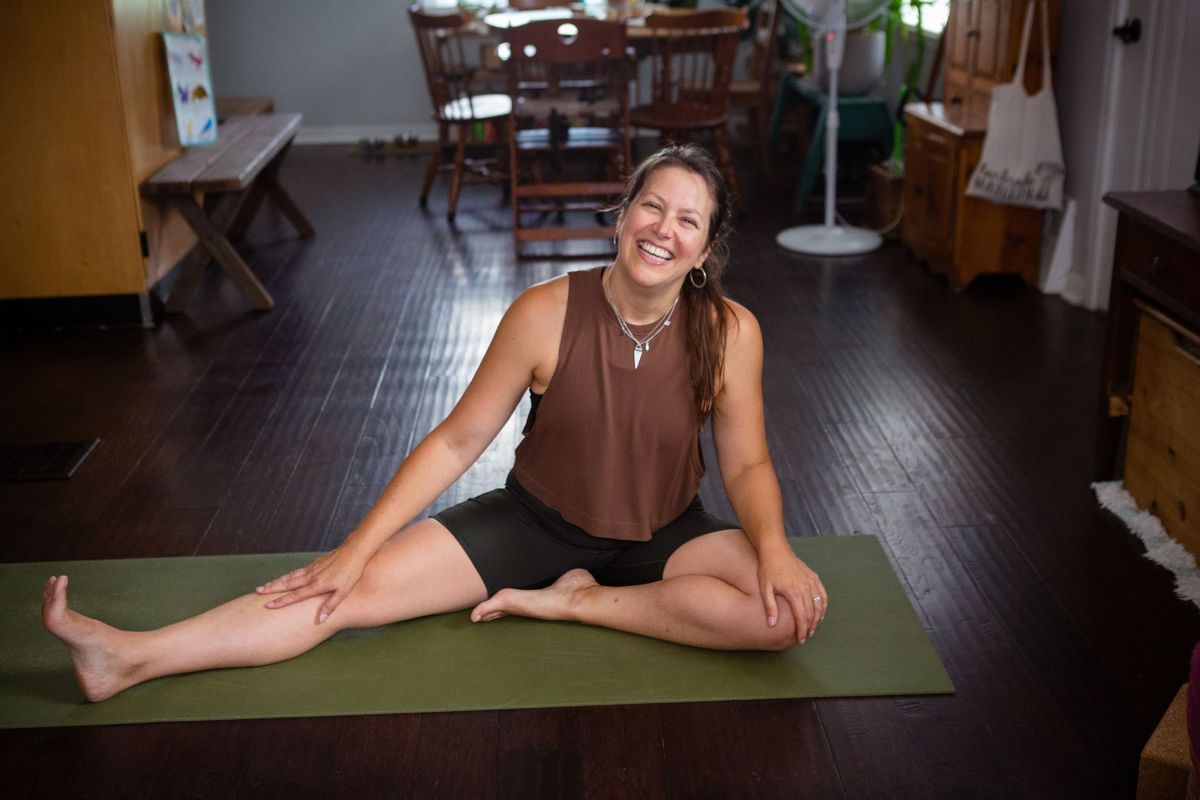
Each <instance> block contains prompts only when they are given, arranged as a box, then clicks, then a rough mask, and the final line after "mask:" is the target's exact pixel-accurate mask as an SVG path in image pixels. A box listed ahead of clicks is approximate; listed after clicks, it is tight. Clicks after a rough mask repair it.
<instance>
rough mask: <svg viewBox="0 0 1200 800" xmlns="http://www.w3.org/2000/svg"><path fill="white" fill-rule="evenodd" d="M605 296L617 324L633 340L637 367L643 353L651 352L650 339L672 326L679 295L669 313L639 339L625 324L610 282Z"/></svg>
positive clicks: (634, 366) (634, 359)
mask: <svg viewBox="0 0 1200 800" xmlns="http://www.w3.org/2000/svg"><path fill="white" fill-rule="evenodd" d="M604 297H605V299H606V300H608V305H609V307H611V308H612V310H613V313H614V314H616V316H617V325H619V326H620V327H621V333H623V334H625V335H626V336H628V337H629V338H630V339H632V340H633V368H634V369H637V368H638V365H639V364H641V363H642V353H649V352H650V340H651V339H653V338H654V337H655V336H658V335H659V334H660V333H662V332H663V331H665V330H666V329H667V328H669V327H671V315H672V314H674V313H675V307H676V306H678V305H679V295H675V302H674V303H671V307H670V308H668V309H667V313H666V314H664V315H663V316H662V319H660V320H659V321H658V324H657V325H655V326H654V328H653V329H652V330H651V331H650V333H648V334H646V336H645V338H642V339H639V338H637V337H636V336H634V335H633V331H631V330H629V326H628V325H627V324H625V318H624V317H622V316H621V312H620V311H618V310H617V304H616V303H614V302H613V299H612V295H611V294H609V291H608V284H604Z"/></svg>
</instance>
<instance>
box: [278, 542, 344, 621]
mask: <svg viewBox="0 0 1200 800" xmlns="http://www.w3.org/2000/svg"><path fill="white" fill-rule="evenodd" d="M366 565H367V559H365V558H362V557H361V556H360V555H358V554H357V553H354V552H352V551H347V550H343V549H342V548H338V549H336V550H331V551H330V552H328V553H325V554H324V555H320V556H317V558H315V559H314V560H313V562H312V563H311V564H309V565H308V566H306V567H301V568H300V569H296V570H292V571H291V572H289V573H287V574H286V575H281V576H280V577H278V578H276V579H275V580H273V581H269V582H267V583H265V584H263V585H262V586H259V587H258V589H257V592H258V593H259V594H278V593H280V592H283V593H284V594H281V595H280V596H279V597H276V598H273V599H271V600H270V601H269V602H268V603H267V608H285V607H287V606H290V605H294V604H295V603H299V602H302V601H304V600H308V599H309V598H312V597H318V596H320V595H328V596H327V597H326V598H325V602H323V603H322V604H321V608H320V609H319V610H318V611H317V622H319V623H320V622H324V621H325V620H327V619H329V615H330V614H332V613H333V612H334V610H335V609H336V608H337V607H338V606H339V605H341V603H342V601H343V600H345V599H346V597H348V596H349V594H350V592H352V591H353V590H354V586H355V584H357V583H358V581H359V578H361V577H362V573H363V569H364V568H365V567H366Z"/></svg>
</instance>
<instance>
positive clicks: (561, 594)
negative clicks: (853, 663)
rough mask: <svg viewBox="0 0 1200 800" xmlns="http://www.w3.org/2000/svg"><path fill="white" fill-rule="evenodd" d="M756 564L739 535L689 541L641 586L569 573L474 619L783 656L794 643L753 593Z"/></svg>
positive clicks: (788, 617)
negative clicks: (565, 624) (594, 629)
mask: <svg viewBox="0 0 1200 800" xmlns="http://www.w3.org/2000/svg"><path fill="white" fill-rule="evenodd" d="M757 575H758V559H757V555H756V553H755V551H754V548H753V547H752V546H751V544H750V542H749V540H747V539H746V536H745V534H744V533H742V532H741V531H738V530H730V531H718V532H716V533H710V534H706V535H704V536H701V537H699V538H696V539H693V540H692V541H690V542H688V543H687V544H685V545H683V546H682V547H680V548H679V549H678V550H677V551H675V553H674V554H673V555H672V556H671V558H670V559H669V560H668V561H667V566H666V569H665V570H664V572H663V579H662V580H661V581H656V582H654V583H647V584H642V585H640V586H601V585H599V584H598V583H597V582H596V581H595V580H594V579H593V578H592V576H591V575H590V574H589V573H587V572H585V571H584V570H571V571H570V572H568V573H566V574H565V575H563V576H562V577H561V578H559V579H558V581H556V582H555V583H554V585H553V586H550V587H548V588H546V589H538V590H534V591H518V590H513V589H504V590H502V591H499V592H497V593H496V594H495V595H494V596H493V597H492V598H491V599H489V600H487V601H486V602H484V603H481V604H480V605H479V606H477V607H476V608H475V610H474V611H472V612H471V619H472V620H475V621H476V622H483V621H487V620H491V619H496V618H498V617H501V616H504V615H505V614H516V615H519V616H526V617H537V618H539V619H565V620H572V621H576V622H583V623H586V624H589V625H600V626H602V627H605V628H615V629H617V630H622V631H628V632H630V633H638V634H641V635H643V636H650V637H653V638H655V639H664V640H666V641H670V642H677V643H679V644H689V645H694V646H696V647H708V648H713V649H718V650H782V649H785V648H787V647H790V646H792V645H795V644H798V643H799V642H798V641H797V639H796V624H795V622H794V620H793V619H792V614H791V610H790V609H789V608H788V605H787V603H782V602H781V603H780V604H779V621H778V623H777V624H776V625H775V627H768V626H767V614H766V611H765V610H764V608H763V604H762V601H761V599H760V598H759V590H758V577H757Z"/></svg>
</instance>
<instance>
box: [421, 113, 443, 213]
mask: <svg viewBox="0 0 1200 800" xmlns="http://www.w3.org/2000/svg"><path fill="white" fill-rule="evenodd" d="M444 152H446V123H444V122H439V123H438V142H437V149H436V150H434V151H433V155H432V156H430V157H429V166H428V167H426V168H425V183H424V184H422V185H421V208H426V207H428V204H429V190H430V188H431V187H432V186H433V179H434V178H436V177H437V173H438V167H440V166H441V164H442V154H443V153H444Z"/></svg>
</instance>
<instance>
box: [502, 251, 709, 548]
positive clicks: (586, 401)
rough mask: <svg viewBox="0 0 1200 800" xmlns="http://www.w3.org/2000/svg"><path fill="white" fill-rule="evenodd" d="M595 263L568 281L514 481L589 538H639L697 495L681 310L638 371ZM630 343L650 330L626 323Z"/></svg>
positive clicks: (698, 472)
mask: <svg viewBox="0 0 1200 800" xmlns="http://www.w3.org/2000/svg"><path fill="white" fill-rule="evenodd" d="M603 274H604V268H603V267H597V268H596V269H590V270H584V271H580V272H572V273H570V275H569V276H568V281H569V283H568V291H567V315H566V320H565V321H564V323H563V332H562V341H561V342H560V344H559V349H558V364H557V366H556V367H555V369H554V377H553V378H551V380H550V385H549V387H547V389H546V391H545V393H544V394H543V395H542V396H541V398H540V399H538V401H537V403H536V405H535V407H534V411H532V412H531V413H530V424H528V425H526V430H525V438H524V439H523V440H522V441H521V444H520V445H519V446H518V447H517V456H516V464H515V466H514V468H513V469H514V471H515V473H516V477H517V480H518V481H520V483H521V484H522V485H523V486H524V487H525V488H526V489H528V490H529V491H530V492H531V493H533V494H534V495H535V496H536V497H537V498H538V499H539V500H541V501H542V502H543V503H545V504H546V505H548V506H550V507H551V508H553V509H554V510H556V511H558V512H559V513H560V514H562V516H563V519H565V520H566V521H568V522H570V523H572V524H574V525H578V526H579V527H581V528H583V529H584V530H585V531H587V532H588V533H590V534H591V535H593V536H599V537H603V538H608V539H634V540H641V541H645V540H647V539H649V538H650V534H651V533H652V532H654V531H655V530H658V529H659V528H661V527H663V526H664V525H666V524H667V523H668V522H670V521H671V520H673V519H675V518H676V517H678V516H679V515H680V514H682V513H683V511H684V509H685V508H687V505H688V503H690V502H691V500H692V498H693V497H695V496H696V491H697V490H698V489H699V486H700V478H701V477H702V476H703V475H704V466H703V464H702V462H701V455H700V440H699V432H700V422H701V421H700V415H699V413H698V412H697V411H696V405H695V402H694V401H693V399H692V383H691V378H690V376H689V373H688V359H687V356H688V353H687V341H686V339H687V335H686V331H687V327H686V324H685V323H686V319H687V310H686V308H685V307H684V305H683V303H680V304H679V306H678V307H677V308H676V309H675V313H674V315H673V316H672V319H671V325H670V327H668V328H666V329H665V330H664V331H663V332H662V333H660V334H659V335H658V336H656V337H655V338H654V340H653V341H652V342H651V344H650V349H649V350H648V351H647V352H646V353H644V354H643V356H642V359H641V363H640V364H639V366H638V368H637V369H634V366H633V341H632V340H630V339H629V338H628V337H626V336H625V335H624V334H622V333H621V328H620V326H619V325H618V324H617V318H616V315H615V314H614V313H613V310H612V307H611V306H610V305H609V304H608V299H607V298H606V297H605V295H604V285H603V284H602V283H601V278H602V277H603ZM629 327H630V329H631V330H632V331H633V334H634V335H635V336H637V337H639V338H641V337H642V336H645V335H646V334H648V333H649V332H650V331H651V330H652V329H653V328H654V325H653V324H651V325H630V326H629Z"/></svg>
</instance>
